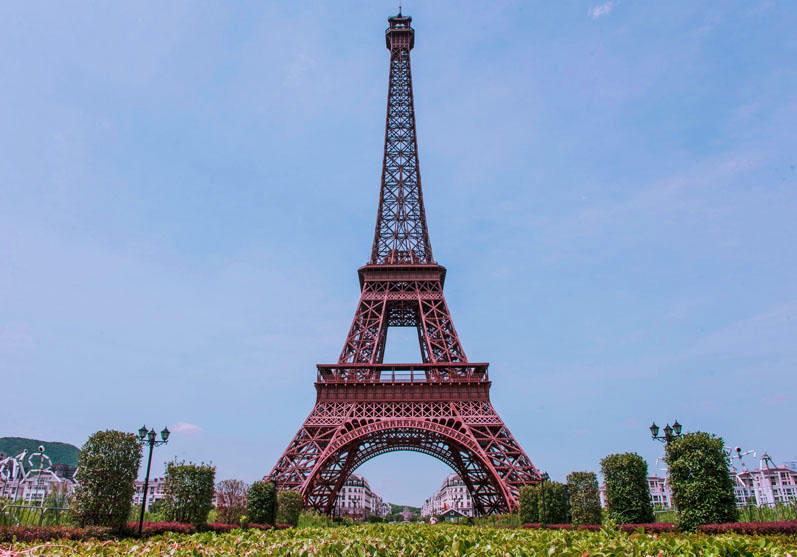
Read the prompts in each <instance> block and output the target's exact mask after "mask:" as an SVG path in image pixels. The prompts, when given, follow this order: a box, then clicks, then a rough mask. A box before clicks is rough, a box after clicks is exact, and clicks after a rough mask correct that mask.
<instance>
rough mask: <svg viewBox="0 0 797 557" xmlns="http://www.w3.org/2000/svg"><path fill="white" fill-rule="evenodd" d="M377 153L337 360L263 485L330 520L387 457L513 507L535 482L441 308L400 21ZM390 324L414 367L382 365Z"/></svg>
mask: <svg viewBox="0 0 797 557" xmlns="http://www.w3.org/2000/svg"><path fill="white" fill-rule="evenodd" d="M388 22H389V24H390V26H389V27H388V29H387V30H386V31H385V41H386V44H387V48H388V50H390V80H389V87H388V98H387V121H386V129H385V155H384V162H383V164H382V186H381V190H380V194H379V211H378V213H377V217H376V231H375V233H374V243H373V248H372V250H371V257H370V260H369V261H368V263H367V264H366V265H365V266H363V267H361V268H360V269H359V270H358V274H359V278H360V289H361V295H360V303H359V305H358V306H357V311H356V313H355V315H354V320H353V322H352V324H351V328H350V329H349V335H348V337H346V342H345V344H344V345H343V350H342V352H341V354H340V358H338V363H337V364H319V365H318V366H317V367H318V374H317V379H316V383H315V387H316V396H317V398H316V403H315V407H314V408H313V410H312V412H310V415H309V416H308V417H307V419H306V420H305V422H304V424H303V425H302V427H301V428H300V429H299V432H298V433H297V434H296V436H295V437H294V438H293V440H292V441H291V442H290V445H288V448H287V449H286V450H285V453H284V454H283V455H282V457H281V458H280V459H279V461H278V462H277V464H276V466H274V469H273V470H272V471H271V473H270V474H269V476H268V479H269V480H271V481H272V482H274V483H275V484H276V486H277V488H278V489H294V490H297V491H299V492H301V494H302V496H303V498H304V502H305V505H306V506H309V507H312V508H315V509H316V510H318V511H320V512H322V513H326V514H330V513H331V512H332V510H333V507H334V505H335V500H336V498H337V494H338V492H339V490H340V488H341V486H342V485H343V483H344V482H345V481H346V478H348V476H349V475H350V474H351V473H352V472H353V471H354V470H356V469H357V467H359V466H360V465H361V464H363V463H364V462H366V461H367V460H370V459H371V458H374V457H375V456H378V455H381V454H384V453H388V452H392V451H416V452H421V453H425V454H428V455H431V456H433V457H436V458H438V459H439V460H441V461H442V462H445V463H446V464H448V465H449V466H450V467H451V468H452V469H453V470H454V471H455V472H456V473H457V474H459V475H460V477H461V478H462V480H463V481H464V482H465V485H466V486H467V488H468V490H469V491H470V494H471V497H472V499H473V505H474V513H475V514H477V515H484V514H490V513H503V512H508V511H510V510H513V509H515V508H517V506H518V490H519V488H520V487H521V486H524V485H529V484H536V483H537V482H539V481H540V474H539V472H538V471H537V469H536V468H534V465H533V464H532V463H531V461H530V460H529V458H528V456H526V453H524V452H523V449H521V448H520V445H518V443H517V441H515V438H514V437H513V436H512V434H511V433H510V432H509V429H508V428H507V427H506V425H504V422H503V421H502V420H501V418H500V416H499V415H498V413H497V412H496V411H495V409H494V408H493V406H492V404H491V403H490V380H489V378H488V375H487V366H488V364H486V363H473V362H469V361H468V358H467V357H466V356H465V351H464V350H463V348H462V344H461V343H460V341H459V337H458V336H457V332H456V330H455V329H454V323H453V321H452V320H451V314H450V313H449V311H448V306H447V305H446V300H445V297H444V296H443V284H444V282H445V277H446V269H445V267H443V266H441V265H438V264H437V263H436V262H435V260H434V258H433V257H432V246H431V244H430V243H429V232H428V230H427V227H426V213H425V211H424V207H423V194H422V191H421V175H420V173H419V171H418V147H417V142H416V132H415V110H414V106H413V95H412V74H411V72H410V51H411V50H412V48H413V46H414V43H415V31H414V30H413V28H412V27H411V26H410V24H411V22H412V18H411V17H407V16H403V15H401V12H399V14H398V15H397V16H394V17H391V18H389V19H388ZM389 327H415V328H416V329H417V331H418V343H419V344H420V354H421V360H422V361H421V363H415V364H390V363H387V364H386V363H384V362H383V359H384V354H385V341H386V339H387V330H388V328H389Z"/></svg>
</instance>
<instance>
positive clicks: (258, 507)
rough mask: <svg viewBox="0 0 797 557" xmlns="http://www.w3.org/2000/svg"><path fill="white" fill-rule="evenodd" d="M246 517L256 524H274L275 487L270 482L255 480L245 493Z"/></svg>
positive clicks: (275, 510)
mask: <svg viewBox="0 0 797 557" xmlns="http://www.w3.org/2000/svg"><path fill="white" fill-rule="evenodd" d="M246 500H247V511H246V513H247V514H246V516H247V518H248V519H249V520H250V521H252V522H254V523H256V524H274V522H275V518H276V517H275V514H276V512H277V488H276V487H274V484H273V483H271V482H266V481H262V482H255V483H253V484H252V485H251V486H249V491H248V492H247V494H246Z"/></svg>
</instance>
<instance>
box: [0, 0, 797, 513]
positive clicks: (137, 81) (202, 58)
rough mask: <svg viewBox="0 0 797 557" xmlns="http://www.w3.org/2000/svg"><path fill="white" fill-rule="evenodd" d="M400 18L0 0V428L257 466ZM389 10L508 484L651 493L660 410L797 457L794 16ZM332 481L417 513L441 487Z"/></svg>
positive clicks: (336, 321)
mask: <svg viewBox="0 0 797 557" xmlns="http://www.w3.org/2000/svg"><path fill="white" fill-rule="evenodd" d="M395 10H396V5H395V4H394V3H392V2H358V3H349V2H335V3H322V2H290V3H289V2H285V3H265V2H250V3H246V2H240V3H235V4H221V3H182V2H172V3H168V4H163V3H147V2H140V3H128V4H127V5H121V4H119V3H99V4H98V3H82V2H78V3H68V2H63V3H57V4H52V3H50V4H36V3H28V2H16V3H12V2H5V3H3V4H1V5H0V49H2V52H3V53H4V55H3V56H2V57H0V75H2V76H3V86H2V87H0V121H1V122H2V127H0V262H1V263H2V269H3V271H2V273H0V375H1V376H2V386H0V393H2V404H0V435H22V436H31V437H36V438H41V439H46V440H62V441H68V442H72V443H74V444H77V445H81V444H82V443H83V442H84V441H85V439H86V437H87V436H88V435H89V434H90V433H91V432H93V431H96V430H98V429H104V428H117V429H123V430H128V431H134V430H136V429H137V428H138V427H140V425H141V423H142V422H146V423H147V424H148V425H152V426H154V427H157V428H160V427H162V426H163V425H166V424H168V425H169V426H170V427H171V428H172V429H174V430H175V434H174V436H173V438H172V440H171V441H170V443H169V444H168V445H167V446H166V447H164V448H160V449H157V453H156V462H155V465H154V466H155V468H154V469H155V471H156V473H158V472H159V471H160V470H162V464H161V463H162V462H163V460H168V459H170V458H172V457H174V456H177V457H179V458H186V459H190V460H194V461H212V462H213V463H215V464H216V465H217V467H218V478H219V479H225V478H231V477H235V478H241V479H245V480H249V481H251V480H255V479H258V478H259V477H261V476H262V475H264V474H266V473H268V471H269V470H270V469H271V467H272V466H273V464H274V463H275V461H276V459H277V458H278V456H279V455H280V454H281V452H282V451H283V449H284V448H285V446H286V445H287V443H288V441H289V440H290V438H291V437H292V436H293V434H294V433H295V431H296V429H297V428H298V427H299V425H300V424H301V422H302V420H303V419H304V418H305V417H306V415H307V414H308V412H309V411H310V409H311V408H312V405H313V401H314V389H313V385H312V383H313V380H314V377H315V371H314V370H315V364H316V363H319V362H323V363H331V362H334V361H335V360H336V359H337V356H338V354H339V352H340V348H341V346H342V343H343V340H344V338H345V334H346V332H347V329H348V326H349V324H350V322H351V318H352V315H353V312H354V309H355V305H356V302H357V299H358V294H359V292H358V285H357V277H356V268H357V267H358V266H359V265H361V264H363V263H364V262H365V260H366V258H367V256H368V253H369V250H370V242H371V239H372V230H373V224H374V219H375V214H376V203H377V199H378V187H379V177H380V169H381V160H382V141H383V136H384V128H383V126H384V110H385V97H386V92H387V62H388V52H387V50H385V48H384V39H383V30H384V28H385V27H386V23H387V22H386V18H387V16H389V15H391V14H393V13H394V12H395ZM404 12H405V13H408V14H409V15H412V16H413V24H414V26H415V29H416V47H415V50H414V51H413V78H414V87H415V96H416V111H417V124H418V133H419V148H420V167H421V173H422V176H423V184H424V187H425V191H424V193H425V197H426V208H427V215H428V218H429V229H430V235H431V241H432V245H433V248H434V253H435V256H436V258H437V260H438V261H439V262H440V263H441V264H443V265H445V266H447V267H448V279H447V281H446V294H447V299H448V303H449V306H450V308H451V311H452V314H453V317H454V321H455V323H456V326H457V329H458V332H459V334H460V338H461V339H462V341H463V343H464V346H465V350H466V352H467V354H468V356H469V358H470V359H471V360H473V361H489V362H491V367H490V370H491V377H492V379H493V390H492V400H493V404H494V406H495V407H496V409H497V410H498V411H499V413H500V414H501V415H502V417H503V418H504V420H505V421H506V422H507V424H508V425H509V427H510V428H511V430H512V432H513V433H514V434H515V436H516V437H517V439H518V440H519V442H520V443H521V444H522V446H523V447H524V448H525V450H526V452H527V453H528V454H529V456H530V457H531V459H532V461H533V462H534V463H535V464H536V465H537V466H538V467H540V468H542V469H544V470H547V471H549V472H550V474H551V476H552V477H553V478H554V479H557V480H562V479H564V477H565V475H566V474H567V473H568V472H570V471H573V470H584V469H586V470H596V471H597V470H598V467H599V464H598V463H599V460H600V459H601V458H602V457H603V456H605V455H607V454H609V453H613V452H623V451H636V452H639V453H640V454H642V455H643V456H645V457H646V458H647V460H648V463H649V465H650V467H651V468H653V467H654V466H655V461H656V457H657V456H659V455H660V454H661V448H662V447H661V445H659V444H656V443H653V442H652V441H651V440H650V439H649V434H648V432H647V427H648V425H649V424H650V421H651V420H654V419H655V420H656V421H657V422H658V423H659V424H660V425H662V426H663V425H664V423H665V422H667V421H671V420H672V419H674V418H678V420H679V421H680V422H681V423H683V424H684V425H685V428H686V430H687V431H691V430H698V429H699V430H705V431H710V432H714V433H718V434H720V435H722V436H723V437H724V438H725V439H726V441H727V442H728V443H729V444H730V445H740V446H742V447H743V448H745V449H751V448H752V449H757V450H758V451H763V450H767V451H769V453H770V454H771V455H772V456H773V458H774V459H775V460H776V461H777V462H780V461H783V460H789V459H797V447H795V442H794V436H793V426H794V419H795V412H794V404H795V392H797V379H795V376H797V374H796V373H795V369H796V368H797V343H795V339H796V338H797V249H795V239H797V219H795V214H797V170H795V166H797V154H796V153H795V145H797V142H795V140H794V137H795V135H794V134H795V131H794V130H795V128H797V68H796V67H795V64H794V60H795V59H797V35H795V33H794V32H793V30H794V28H795V27H797V13H796V12H795V11H794V9H793V6H792V4H791V3H789V2H763V1H761V2H750V1H744V2H743V1H739V2H733V1H717V2H689V1H674V2H641V1H635V0H621V1H609V2H601V1H600V0H592V1H561V2H555V3H551V2H521V1H516V2H492V3H490V4H489V5H487V4H484V3H483V2H466V1H462V0H458V1H457V2H434V3H427V2H423V3H421V2H411V1H407V2H405V3H404ZM406 333H407V334H405V331H403V330H398V331H391V336H389V339H388V349H387V358H388V359H393V360H398V361H406V360H409V359H417V357H418V355H417V342H416V341H414V340H413V338H412V334H411V332H409V331H408V332H406ZM748 464H750V465H752V464H753V462H752V461H751V462H749V463H748ZM360 472H363V473H365V474H366V475H367V477H368V478H369V479H370V480H371V483H372V485H373V486H374V487H375V488H376V489H377V490H378V491H379V492H380V493H382V494H383V495H384V496H385V497H386V498H387V499H389V500H391V501H394V502H397V503H404V504H420V503H421V502H422V501H423V499H424V498H425V497H427V496H428V495H429V494H431V492H432V491H433V490H434V489H436V488H437V487H438V485H439V483H440V482H441V481H442V479H443V477H444V476H445V474H446V473H447V470H446V468H445V466H444V465H442V464H440V463H438V462H437V461H435V460H433V459H432V458H431V457H427V456H423V455H416V454H407V453H394V454H392V455H386V456H382V457H379V458H377V459H375V460H373V461H371V462H369V463H367V464H366V465H364V466H363V467H362V468H361V469H360Z"/></svg>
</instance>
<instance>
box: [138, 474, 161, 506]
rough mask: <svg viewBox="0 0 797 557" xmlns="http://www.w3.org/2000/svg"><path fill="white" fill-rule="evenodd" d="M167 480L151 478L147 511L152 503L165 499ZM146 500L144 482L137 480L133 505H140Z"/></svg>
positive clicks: (148, 488) (148, 487)
mask: <svg viewBox="0 0 797 557" xmlns="http://www.w3.org/2000/svg"><path fill="white" fill-rule="evenodd" d="M165 482H166V478H150V480H149V485H148V486H147V510H149V508H150V506H151V505H152V503H154V502H155V501H160V500H161V499H163V485H164V483H165ZM143 498H144V480H136V491H135V493H134V494H133V504H134V505H140V504H141V501H142V500H143Z"/></svg>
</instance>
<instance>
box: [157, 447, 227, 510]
mask: <svg viewBox="0 0 797 557" xmlns="http://www.w3.org/2000/svg"><path fill="white" fill-rule="evenodd" d="M215 479H216V467H215V466H210V465H207V464H204V463H203V464H186V463H185V462H184V461H183V462H177V461H176V460H175V461H172V462H169V463H167V464H166V476H165V479H164V482H163V503H162V506H163V511H162V512H163V517H164V519H166V520H171V521H175V522H189V523H191V524H193V525H195V526H202V525H204V524H205V523H207V520H208V513H210V509H211V508H213V491H214V489H213V488H214V485H215Z"/></svg>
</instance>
